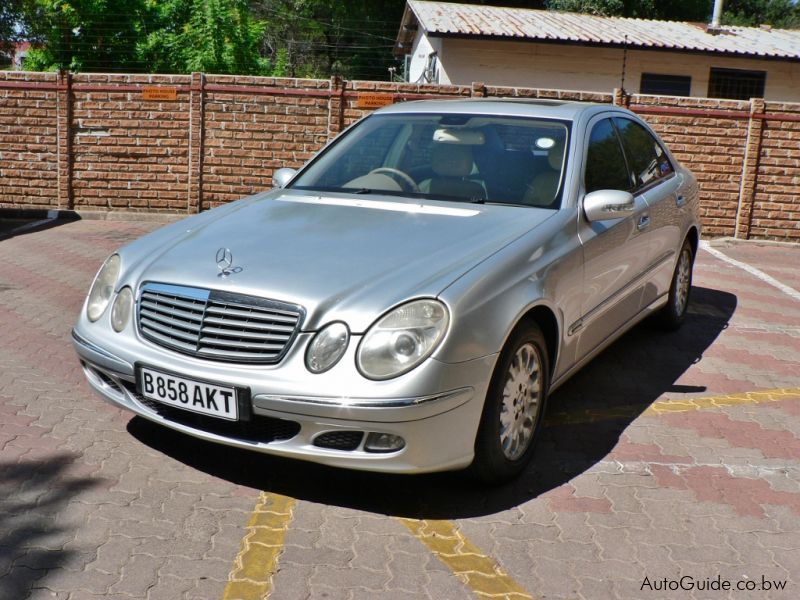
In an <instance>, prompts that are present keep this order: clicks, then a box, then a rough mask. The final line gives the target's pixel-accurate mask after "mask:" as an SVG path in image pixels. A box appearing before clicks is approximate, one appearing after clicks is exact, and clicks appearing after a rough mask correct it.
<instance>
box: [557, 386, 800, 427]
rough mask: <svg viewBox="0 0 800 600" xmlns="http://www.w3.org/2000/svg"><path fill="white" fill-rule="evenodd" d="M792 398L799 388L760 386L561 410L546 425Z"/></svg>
mask: <svg viewBox="0 0 800 600" xmlns="http://www.w3.org/2000/svg"><path fill="white" fill-rule="evenodd" d="M790 398H800V388H781V389H775V390H760V391H755V392H744V393H741V394H725V395H721V396H705V397H701V398H682V399H678V400H657V401H656V402H653V403H652V404H651V405H650V406H648V407H647V408H645V409H644V410H642V409H641V406H636V405H627V406H616V407H611V408H607V409H602V408H599V409H586V410H583V411H576V412H560V413H556V414H554V415H553V416H552V417H550V418H548V419H547V421H545V425H548V426H552V425H573V424H579V423H592V422H594V421H607V420H609V419H619V418H624V417H636V416H639V415H644V416H658V415H665V414H673V413H682V412H689V411H693V410H707V409H709V408H721V407H723V406H741V405H745V404H764V403H766V402H779V401H781V400H787V399H790Z"/></svg>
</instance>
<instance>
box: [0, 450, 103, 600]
mask: <svg viewBox="0 0 800 600" xmlns="http://www.w3.org/2000/svg"><path fill="white" fill-rule="evenodd" d="M78 458H79V457H78V456H77V455H75V454H69V453H63V452H62V453H59V454H57V455H55V456H53V457H50V458H48V459H47V460H45V461H38V460H20V461H17V462H6V461H0V598H27V597H28V594H29V593H30V592H31V589H32V588H33V587H34V586H35V585H36V584H37V582H39V583H41V581H42V580H43V579H44V578H46V576H47V573H48V572H49V571H51V570H53V569H56V568H58V567H62V566H66V565H68V564H69V563H70V561H71V560H72V559H73V558H74V555H75V554H76V552H77V551H76V550H74V549H70V548H64V547H63V546H64V542H63V538H64V537H65V536H66V535H67V534H70V533H71V536H72V537H74V535H75V533H74V531H72V532H71V531H70V530H72V529H74V528H75V526H72V525H69V523H70V521H69V519H67V518H64V517H63V516H60V513H62V512H63V511H65V510H68V507H67V505H68V504H69V503H70V502H73V501H74V500H75V498H76V497H79V496H80V494H81V493H82V492H84V491H86V490H88V489H90V488H93V487H95V486H97V485H100V484H101V483H102V481H101V480H100V479H97V478H93V477H75V476H71V475H70V473H69V471H70V469H71V467H72V464H73V463H74V462H76V461H77V460H78ZM59 540H61V541H59Z"/></svg>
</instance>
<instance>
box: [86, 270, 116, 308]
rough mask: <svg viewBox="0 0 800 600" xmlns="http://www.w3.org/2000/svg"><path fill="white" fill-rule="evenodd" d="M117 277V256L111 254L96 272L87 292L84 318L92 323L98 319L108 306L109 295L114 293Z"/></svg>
mask: <svg viewBox="0 0 800 600" xmlns="http://www.w3.org/2000/svg"><path fill="white" fill-rule="evenodd" d="M118 277H119V255H118V254H112V255H111V256H109V257H108V259H107V260H106V262H104V263H103V266H102V267H100V270H99V271H98V272H97V275H96V276H95V278H94V283H92V289H90V290H89V301H88V303H87V304H86V316H87V317H89V320H90V321H92V322H94V321H97V319H99V318H100V316H101V315H102V314H103V313H104V312H105V310H106V307H107V306H108V302H109V300H111V295H112V294H113V293H114V286H115V285H116V284H117V278H118Z"/></svg>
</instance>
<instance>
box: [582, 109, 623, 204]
mask: <svg viewBox="0 0 800 600" xmlns="http://www.w3.org/2000/svg"><path fill="white" fill-rule="evenodd" d="M584 182H585V184H586V193H589V192H594V191H595V190H626V191H627V190H629V189H631V181H630V177H629V175H628V167H627V165H626V164H625V157H624V156H623V154H622V148H621V147H620V145H619V138H618V137H617V133H616V131H614V127H613V125H612V124H611V119H603V120H602V121H600V122H599V123H597V124H595V126H594V127H593V128H592V134H591V136H590V137H589V150H588V152H587V154H586V175H585V180H584Z"/></svg>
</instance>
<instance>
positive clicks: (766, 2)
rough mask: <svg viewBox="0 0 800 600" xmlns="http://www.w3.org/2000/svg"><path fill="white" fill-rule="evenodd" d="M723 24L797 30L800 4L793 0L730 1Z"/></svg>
mask: <svg viewBox="0 0 800 600" xmlns="http://www.w3.org/2000/svg"><path fill="white" fill-rule="evenodd" d="M723 22H724V23H726V24H728V25H750V26H753V25H762V24H763V25H772V26H773V27H778V28H780V29H797V28H800V4H798V3H797V2H796V1H792V0H728V1H727V2H726V3H725V15H724V19H723Z"/></svg>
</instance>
